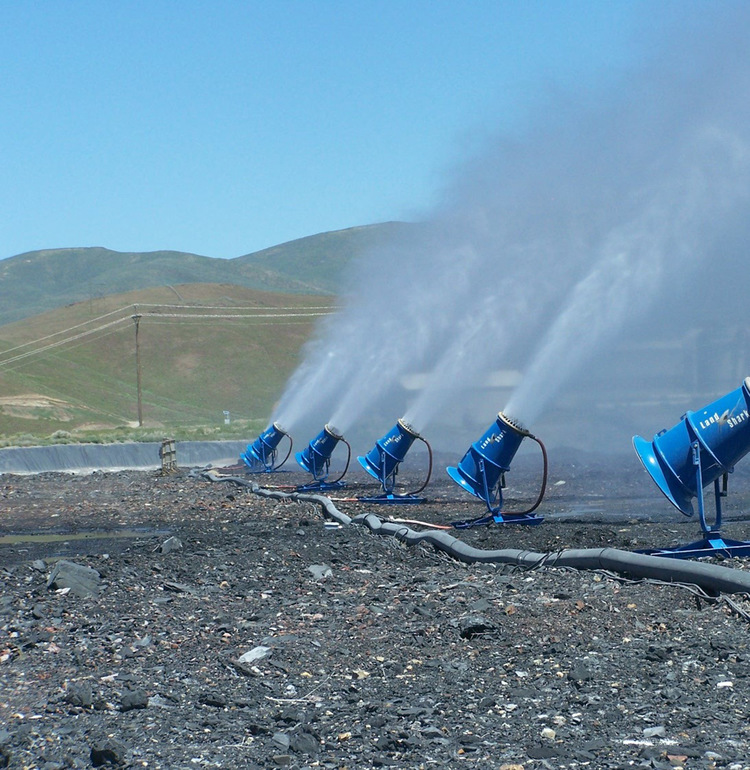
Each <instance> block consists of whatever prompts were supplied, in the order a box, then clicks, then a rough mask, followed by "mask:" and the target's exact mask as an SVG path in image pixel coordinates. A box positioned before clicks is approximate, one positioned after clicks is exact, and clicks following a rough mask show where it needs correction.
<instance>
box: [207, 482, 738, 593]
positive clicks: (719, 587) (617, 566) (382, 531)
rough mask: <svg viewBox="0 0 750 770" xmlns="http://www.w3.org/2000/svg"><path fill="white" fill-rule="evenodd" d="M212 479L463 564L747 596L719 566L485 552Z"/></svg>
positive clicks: (623, 554) (569, 552)
mask: <svg viewBox="0 0 750 770" xmlns="http://www.w3.org/2000/svg"><path fill="white" fill-rule="evenodd" d="M200 473H201V475H203V476H205V477H206V478H208V479H210V480H211V481H231V482H234V483H235V484H239V485H241V486H246V487H249V488H250V489H251V490H252V491H253V493H255V494H256V495H259V496H261V497H270V498H274V499H277V500H282V499H283V500H294V501H297V500H298V501H301V502H313V503H317V504H319V505H320V506H321V508H322V510H323V513H324V515H326V516H328V517H329V518H331V519H333V520H334V521H337V522H338V523H339V524H342V525H345V526H346V525H349V524H362V525H364V526H366V527H367V528H368V529H369V530H370V531H371V532H374V533H375V534H378V535H389V536H391V537H395V538H396V539H397V540H400V541H401V542H403V543H405V544H406V545H409V546H413V545H418V544H420V543H425V544H429V545H432V546H433V547H435V548H436V549H438V550H439V551H443V552H444V553H447V554H448V555H449V556H452V557H453V558H454V559H456V560H458V561H460V562H464V563H465V564H476V563H483V564H509V565H515V566H519V567H523V568H526V569H534V568H540V567H562V568H570V569H578V570H606V571H609V572H615V573H618V574H620V575H622V576H625V577H629V578H639V579H650V580H659V581H662V582H665V583H688V584H692V585H696V586H698V587H700V588H701V589H702V590H703V591H705V592H706V593H707V594H709V595H714V596H715V595H717V594H719V593H728V594H732V593H750V573H749V572H743V571H742V570H737V569H732V568H730V567H723V566H722V565H720V564H713V563H706V562H699V561H689V560H685V561H683V560H680V559H670V558H665V557H663V556H650V555H647V554H642V553H633V552H631V551H622V550H619V549H617V548H572V549H566V550H562V551H556V552H550V553H538V552H535V551H523V550H518V549H514V548H505V549H501V550H484V549H481V548H474V547H473V546H470V545H467V544H466V543H464V542H462V541H461V540H459V539H458V538H457V537H454V536H453V535H451V534H449V533H448V532H445V531H427V532H417V531H415V530H413V529H411V528H410V527H407V526H405V525H404V524H399V523H395V522H387V521H382V520H381V519H380V518H378V517H377V516H375V515H374V514H372V513H365V514H361V515H359V516H355V517H354V518H353V519H352V518H350V517H349V516H347V515H346V514H344V513H341V511H339V510H338V509H337V508H336V506H335V505H334V504H333V501H332V500H331V499H330V498H329V497H326V496H325V495H314V494H303V493H298V492H292V493H286V492H279V491H275V490H269V489H263V488H262V487H260V486H259V485H258V484H256V483H255V482H254V481H248V480H247V479H244V478H242V477H239V476H222V475H220V474H217V473H215V472H213V471H211V470H208V471H201V472H200Z"/></svg>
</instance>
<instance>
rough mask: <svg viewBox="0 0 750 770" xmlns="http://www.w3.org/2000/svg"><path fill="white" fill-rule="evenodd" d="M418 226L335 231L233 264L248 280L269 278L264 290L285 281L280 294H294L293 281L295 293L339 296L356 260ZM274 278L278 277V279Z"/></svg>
mask: <svg viewBox="0 0 750 770" xmlns="http://www.w3.org/2000/svg"><path fill="white" fill-rule="evenodd" d="M414 227H415V225H413V224H409V223H407V222H384V223H383V224H378V225H366V226H364V227H351V228H349V229H347V230H334V231H332V232H328V233H320V234H318V235H310V236H308V237H307V238H299V239H298V240H296V241H290V242H289V243H282V244H281V245H279V246H272V247H271V248H269V249H263V250H262V251H256V252H254V253H253V254H246V255H245V256H243V257H237V259H233V260H232V262H233V263H236V265H237V266H238V268H239V269H240V270H241V271H242V272H243V274H244V275H246V276H247V277H248V278H249V277H250V276H252V275H255V276H256V277H260V276H263V277H264V278H265V279H266V280H265V282H264V286H263V288H264V289H266V290H274V288H275V287H274V280H279V279H281V281H282V282H281V284H279V287H278V290H279V291H291V290H292V289H290V288H289V282H290V281H293V282H294V285H295V286H296V287H297V288H295V289H293V291H301V292H303V293H305V294H336V293H337V292H338V291H339V288H340V280H341V274H342V272H343V270H344V268H345V267H346V265H347V264H349V262H350V261H351V260H352V258H353V257H355V256H357V255H359V254H362V253H364V252H366V251H367V250H368V249H371V248H374V247H376V246H377V245H378V244H381V243H384V242H386V243H387V242H388V241H390V240H393V239H397V238H398V237H399V236H403V235H404V234H405V233H407V232H409V231H411V230H412V229H413V228H414ZM274 276H277V278H276V279H274Z"/></svg>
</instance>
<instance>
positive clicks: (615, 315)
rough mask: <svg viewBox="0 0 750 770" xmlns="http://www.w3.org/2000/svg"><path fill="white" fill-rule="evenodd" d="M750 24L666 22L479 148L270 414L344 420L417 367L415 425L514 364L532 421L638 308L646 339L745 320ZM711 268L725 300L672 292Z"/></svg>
mask: <svg viewBox="0 0 750 770" xmlns="http://www.w3.org/2000/svg"><path fill="white" fill-rule="evenodd" d="M749 17H750V12H748V11H746V10H744V8H743V7H741V6H740V7H735V6H732V7H731V8H729V9H727V8H724V9H723V10H722V13H721V14H718V15H717V16H716V19H714V25H713V27H712V28H711V29H709V27H707V26H706V24H702V23H701V24H699V23H698V20H697V19H695V20H694V24H693V27H694V28H695V29H698V28H699V27H700V29H701V34H700V37H696V36H694V34H693V32H692V31H691V29H686V28H680V29H671V30H666V31H667V32H668V33H669V34H668V35H665V39H667V38H668V39H669V41H670V43H669V45H668V46H667V45H665V46H664V47H663V49H662V51H661V54H660V55H659V56H658V57H656V59H655V60H654V61H653V62H652V63H651V64H650V65H649V66H647V67H643V68H641V69H639V70H638V71H637V72H634V73H633V74H632V76H631V77H629V78H628V77H626V78H625V79H623V80H622V81H621V82H618V83H616V84H614V85H613V87H611V88H610V90H609V91H607V92H606V93H605V92H601V93H598V94H596V98H594V99H591V98H589V96H590V95H582V96H576V95H572V94H565V95H564V96H562V97H558V99H559V101H555V100H554V99H552V100H550V103H549V104H548V105H546V110H545V112H544V115H543V116H540V120H539V121H538V122H537V124H536V125H533V126H531V127H530V128H529V130H528V132H527V134H526V135H525V136H524V137H523V138H522V139H510V138H508V137H498V138H495V139H494V140H493V141H490V142H488V144H487V146H486V147H485V150H484V151H483V152H482V153H481V154H479V155H478V156H476V157H474V158H473V159H471V160H470V161H467V162H466V163H465V164H463V165H462V166H461V167H460V169H459V170H458V171H457V172H456V173H455V174H454V175H453V177H452V178H451V180H450V181H449V183H448V184H447V186H446V190H445V194H444V198H443V202H442V203H441V205H440V206H439V207H436V209H435V210H434V211H433V212H431V213H430V214H429V216H427V217H426V218H425V222H424V223H423V224H422V225H420V226H418V227H416V226H415V228H414V229H413V231H412V232H411V234H410V235H409V236H407V237H406V238H404V239H402V240H401V241H400V242H398V243H392V244H388V245H384V246H382V247H380V248H379V249H377V250H374V251H372V252H370V253H369V254H367V255H366V257H365V258H363V259H360V260H358V261H357V262H355V263H353V264H352V265H351V270H350V273H349V276H348V283H347V288H346V292H345V293H344V295H343V299H342V304H341V308H340V311H339V312H338V313H337V315H336V316H334V317H329V318H327V319H325V322H324V323H323V324H322V325H321V326H320V328H319V330H318V334H317V336H316V339H315V340H314V341H312V342H311V343H310V345H309V346H308V347H307V348H306V350H305V354H304V361H303V363H302V364H301V366H300V368H299V369H298V370H297V372H296V373H295V374H294V376H293V377H292V379H291V380H290V382H289V384H288V386H287V388H286V391H285V393H284V395H283V397H282V400H281V402H280V404H279V407H278V409H277V410H276V413H275V416H274V419H277V420H279V421H280V422H281V423H282V424H284V425H285V426H287V427H288V429H290V430H294V427H295V425H296V423H297V422H298V421H299V420H302V419H304V418H310V419H312V416H314V421H315V422H316V423H323V422H327V421H330V422H332V423H333V424H335V425H336V426H337V427H338V428H339V429H340V430H342V431H343V432H347V431H348V430H349V428H350V426H352V425H353V424H354V423H356V421H357V420H358V419H360V418H361V417H362V415H363V414H366V413H367V412H368V410H370V409H371V408H372V405H373V404H374V403H375V402H376V401H378V399H381V400H382V399H383V398H388V397H389V396H395V395H396V394H397V393H399V397H400V398H401V399H402V400H403V395H404V394H403V391H400V386H399V380H400V378H401V377H402V376H403V375H404V374H407V373H412V372H420V371H421V372H429V373H431V376H430V377H429V378H428V384H427V385H426V387H425V388H424V389H423V390H422V392H421V393H419V394H417V395H416V396H415V397H414V398H413V399H412V402H411V403H410V404H408V405H407V408H406V411H405V414H404V419H406V420H407V422H409V423H411V424H412V425H414V426H415V428H416V429H417V430H418V431H419V432H424V431H425V430H426V429H427V428H428V426H429V424H430V423H431V422H432V420H433V419H434V417H435V415H437V414H439V413H440V411H441V410H442V409H443V408H444V407H445V406H446V405H447V404H450V403H451V401H452V399H455V398H456V396H457V395H458V394H461V396H462V401H463V403H464V404H465V405H466V401H467V399H469V396H468V395H467V393H468V392H469V391H470V390H471V387H472V384H474V383H476V382H478V381H480V380H482V379H483V378H485V377H486V375H487V373H488V372H490V371H492V370H494V369H497V368H504V369H511V368H515V369H518V370H521V371H522V372H524V378H523V382H522V383H521V385H520V386H519V387H518V388H517V389H516V391H515V393H514V394H513V395H512V397H511V399H510V401H509V402H508V403H507V404H506V405H505V408H504V411H506V412H507V413H509V414H511V415H512V416H513V417H515V418H518V419H521V420H523V421H524V423H525V424H527V425H532V424H533V423H534V422H535V421H536V420H537V419H538V418H539V417H540V416H541V415H543V414H544V412H545V409H546V408H547V406H548V405H549V403H550V399H552V398H553V397H554V395H555V393H556V392H557V390H558V388H560V387H561V386H562V385H563V384H564V383H565V382H570V383H572V384H576V383H579V384H580V387H582V388H586V389H587V395H588V396H590V397H591V398H592V399H593V398H594V397H606V394H605V393H604V391H602V392H600V393H595V392H593V390H592V388H593V387H594V386H592V385H591V384H590V383H588V382H586V384H584V380H586V377H585V375H586V374H587V371H586V370H585V369H583V365H584V363H585V362H586V361H587V360H593V361H595V364H596V366H598V367H600V368H602V370H605V369H606V363H608V362H609V360H610V359H612V360H614V357H615V356H614V354H613V353H612V351H613V350H614V345H615V343H616V342H617V341H618V340H622V339H624V338H627V336H626V337H623V335H629V334H632V333H633V332H632V330H633V329H634V328H635V327H636V326H637V324H636V323H635V322H636V321H641V322H642V323H641V328H640V331H639V332H638V333H639V334H640V335H641V336H640V337H638V339H639V340H644V339H645V338H646V336H644V332H643V328H642V327H643V325H644V324H643V321H644V320H645V319H646V318H650V319H651V323H650V329H648V330H647V332H646V333H645V334H646V335H648V334H652V335H653V334H655V333H657V332H658V331H659V330H660V329H663V328H665V327H667V326H670V325H671V326H672V327H680V326H684V327H685V328H688V327H690V326H691V325H692V326H701V325H702V324H703V325H705V324H706V323H707V318H708V313H709V312H713V313H714V317H716V315H717V314H718V315H720V316H721V317H722V318H723V319H724V320H725V321H726V322H727V323H739V322H741V321H742V320H744V315H745V314H746V311H745V309H744V308H745V302H746V291H743V290H742V289H741V288H740V287H739V286H738V285H737V284H738V283H739V282H740V281H741V280H742V277H744V275H745V272H746V270H745V268H744V258H745V251H744V249H745V247H746V245H747V243H748V242H750V238H749V237H748V236H750V226H748V222H750V217H748V216H747V204H748V199H747V193H748V190H749V189H750V180H749V178H748V177H749V174H748V146H749V144H750V142H749V140H750V120H748V117H749V115H748V112H750V109H749V108H748V106H747V105H746V99H745V96H744V94H745V93H746V88H745V87H744V86H746V85H748V81H750V56H749V55H748V53H747V52H746V48H747V46H746V45H745V43H744V40H745V35H743V34H741V33H740V31H741V30H743V29H744V30H746V31H747V30H748V29H750V25H748V18H749ZM698 41H700V45H699V44H698ZM685 51H689V52H690V56H689V57H686V55H685V53H684V52H685ZM707 266H710V267H711V269H712V275H713V276H714V277H715V278H714V280H712V281H711V286H713V285H714V284H716V283H718V282H719V281H721V280H727V279H729V280H730V282H731V283H732V285H730V286H728V287H726V291H725V292H724V297H723V300H722V301H721V304H722V306H721V308H720V311H719V310H717V309H716V307H713V308H711V309H710V311H709V309H707V308H706V307H705V306H704V305H705V303H699V302H692V303H691V302H688V301H685V297H686V296H687V292H690V291H696V292H698V293H699V294H700V293H701V292H706V291H711V290H712V289H711V288H710V287H709V286H708V285H707V282H706V281H705V277H704V276H703V275H702V272H701V271H703V270H705V269H706V268H707ZM732 276H735V277H734V278H732ZM701 281H703V284H701ZM716 291H717V292H718V291H719V290H718V289H716ZM633 339H635V338H633ZM592 357H593V358H592ZM627 376H628V377H632V378H633V382H634V383H635V382H636V381H637V378H638V373H637V372H630V373H627ZM467 406H470V404H468V405H467ZM503 406H504V405H503V404H502V403H498V404H497V408H498V409H499V408H503ZM395 416H396V415H395V414H391V415H390V416H389V418H388V422H390V420H391V419H392V418H393V417H395ZM478 417H479V418H480V419H484V416H483V415H478Z"/></svg>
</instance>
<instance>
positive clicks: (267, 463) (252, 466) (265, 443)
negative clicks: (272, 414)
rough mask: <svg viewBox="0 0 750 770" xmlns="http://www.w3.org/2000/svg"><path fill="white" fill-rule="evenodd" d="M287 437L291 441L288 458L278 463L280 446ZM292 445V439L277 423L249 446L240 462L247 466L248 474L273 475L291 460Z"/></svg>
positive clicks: (241, 456) (270, 426)
mask: <svg viewBox="0 0 750 770" xmlns="http://www.w3.org/2000/svg"><path fill="white" fill-rule="evenodd" d="M285 436H286V437H287V438H288V439H289V450H288V451H287V453H286V457H285V458H284V459H283V460H282V461H281V462H277V459H278V446H279V444H280V443H281V440H282V439H283V438H284V437H285ZM292 444H293V442H292V437H291V436H290V435H289V434H288V433H287V432H286V431H285V430H284V429H283V428H282V427H281V426H280V425H279V424H278V423H277V422H275V423H273V424H272V425H269V426H268V427H267V428H266V429H265V430H264V431H263V433H261V434H260V436H258V438H256V439H255V441H253V443H252V444H249V445H248V447H247V449H246V450H245V452H244V453H243V454H241V455H240V460H242V462H243V463H244V464H245V465H246V466H247V472H248V473H273V472H274V471H277V470H278V469H279V468H281V466H282V465H283V464H284V463H285V462H286V461H287V460H288V459H289V455H290V454H291V453H292Z"/></svg>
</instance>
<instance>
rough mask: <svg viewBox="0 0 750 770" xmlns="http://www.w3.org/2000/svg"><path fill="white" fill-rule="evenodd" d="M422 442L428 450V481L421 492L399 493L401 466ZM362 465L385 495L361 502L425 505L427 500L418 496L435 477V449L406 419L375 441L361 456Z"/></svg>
mask: <svg viewBox="0 0 750 770" xmlns="http://www.w3.org/2000/svg"><path fill="white" fill-rule="evenodd" d="M417 440H419V441H421V442H423V443H424V445H425V446H426V447H427V456H428V469H427V478H426V479H425V481H424V483H423V484H422V486H421V487H419V489H416V490H414V491H413V492H406V493H401V494H397V493H396V492H395V491H394V490H395V488H396V476H397V475H398V468H399V465H400V464H401V463H402V462H403V461H404V458H405V457H406V453H407V452H408V451H409V449H411V446H412V444H413V443H414V442H415V441H417ZM357 460H358V461H359V464H360V465H361V466H362V467H363V468H364V469H365V470H366V471H367V472H368V473H369V474H370V475H371V476H373V477H374V478H376V479H377V480H378V481H379V482H380V485H381V487H382V494H380V495H375V496H372V497H361V498H360V500H363V501H365V502H372V503H390V504H398V503H423V502H424V498H423V497H419V494H420V493H421V492H422V491H423V490H424V488H425V487H426V486H427V484H428V483H429V481H430V476H431V475H432V448H431V447H430V445H429V443H428V442H427V440H426V439H424V438H422V436H420V435H419V433H417V431H416V430H415V429H414V428H413V427H412V426H411V425H409V423H407V422H406V421H405V420H404V419H403V418H402V419H400V420H398V422H397V423H396V424H395V425H394V426H393V428H391V429H390V430H389V431H388V433H386V434H385V435H384V436H383V437H382V438H380V439H378V440H377V441H376V442H375V446H374V447H373V448H372V449H371V450H370V451H369V452H368V453H367V454H366V455H364V456H362V457H358V458H357Z"/></svg>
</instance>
